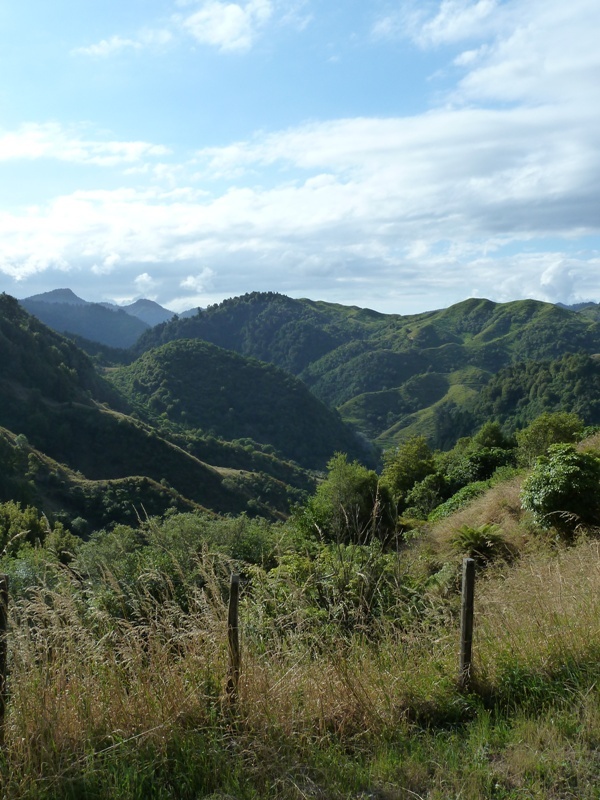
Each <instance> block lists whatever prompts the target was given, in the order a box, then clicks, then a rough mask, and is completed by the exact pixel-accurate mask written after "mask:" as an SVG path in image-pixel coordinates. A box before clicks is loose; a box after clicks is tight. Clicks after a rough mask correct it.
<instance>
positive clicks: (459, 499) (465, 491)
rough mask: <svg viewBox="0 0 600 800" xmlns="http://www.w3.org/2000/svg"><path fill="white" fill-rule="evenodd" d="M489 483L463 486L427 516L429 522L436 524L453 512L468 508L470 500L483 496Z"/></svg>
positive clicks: (477, 482) (475, 482)
mask: <svg viewBox="0 0 600 800" xmlns="http://www.w3.org/2000/svg"><path fill="white" fill-rule="evenodd" d="M489 485H490V484H489V481H474V482H473V483H469V484H467V486H463V488H462V489H459V490H458V492H456V494H453V495H452V497H450V498H449V499H448V500H446V502H445V503H442V504H441V505H439V506H438V507H437V508H436V509H434V510H433V511H432V512H431V514H430V515H429V521H430V522H437V521H438V520H439V519H443V518H444V517H449V516H450V514H453V513H454V512H455V511H458V510H459V509H461V508H464V507H465V506H468V505H469V503H470V502H471V501H472V500H475V498H476V497H479V495H481V494H483V493H484V492H485V490H486V489H488V488H489Z"/></svg>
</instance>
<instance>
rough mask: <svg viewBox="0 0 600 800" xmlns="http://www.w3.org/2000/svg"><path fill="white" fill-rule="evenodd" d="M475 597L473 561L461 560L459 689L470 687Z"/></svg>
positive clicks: (469, 559)
mask: <svg viewBox="0 0 600 800" xmlns="http://www.w3.org/2000/svg"><path fill="white" fill-rule="evenodd" d="M474 596H475V560H474V559H472V558H464V559H463V573H462V598H461V604H460V668H459V675H458V683H459V686H460V688H461V689H464V690H468V689H469V688H470V686H471V677H472V674H471V656H472V651H473V609H474Z"/></svg>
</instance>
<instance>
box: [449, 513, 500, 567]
mask: <svg viewBox="0 0 600 800" xmlns="http://www.w3.org/2000/svg"><path fill="white" fill-rule="evenodd" d="M452 546H453V547H454V549H455V550H456V551H457V552H459V553H463V554H464V555H466V556H468V557H469V558H474V559H475V561H477V563H478V564H479V565H480V566H485V565H486V564H488V563H489V562H490V561H493V560H494V559H495V558H508V557H509V556H510V555H511V549H510V547H509V545H508V543H507V542H506V541H505V539H504V537H503V535H502V531H501V530H500V528H499V527H498V526H497V525H491V524H489V523H488V524H486V525H480V526H479V527H478V528H472V527H471V526H470V525H462V526H461V527H460V528H459V529H458V531H457V532H456V533H455V534H454V536H453V537H452Z"/></svg>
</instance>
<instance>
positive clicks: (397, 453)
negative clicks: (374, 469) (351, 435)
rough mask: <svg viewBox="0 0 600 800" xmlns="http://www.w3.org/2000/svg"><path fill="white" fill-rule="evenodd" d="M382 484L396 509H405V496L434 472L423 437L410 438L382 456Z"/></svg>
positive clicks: (429, 450) (429, 449)
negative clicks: (392, 499) (389, 492)
mask: <svg viewBox="0 0 600 800" xmlns="http://www.w3.org/2000/svg"><path fill="white" fill-rule="evenodd" d="M383 462H384V467H383V472H382V474H381V480H382V483H383V484H384V485H386V486H388V487H389V489H390V491H391V492H392V494H393V496H394V499H395V501H396V503H397V506H398V509H399V510H402V509H404V508H405V507H406V503H405V501H406V495H407V494H408V492H410V490H411V489H412V488H413V486H414V485H415V484H416V483H419V482H420V481H422V480H423V479H424V478H426V477H427V475H431V474H432V473H434V472H435V464H434V460H433V453H432V451H431V448H430V447H429V445H428V444H427V440H426V439H425V437H424V436H411V437H410V439H407V440H406V441H405V442H402V444H401V445H399V446H398V447H397V448H396V449H395V450H387V451H386V452H385V453H384V456H383Z"/></svg>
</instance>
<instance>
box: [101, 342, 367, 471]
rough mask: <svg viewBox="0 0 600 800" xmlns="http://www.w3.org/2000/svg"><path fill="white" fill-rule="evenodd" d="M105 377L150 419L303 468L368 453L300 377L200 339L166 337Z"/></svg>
mask: <svg viewBox="0 0 600 800" xmlns="http://www.w3.org/2000/svg"><path fill="white" fill-rule="evenodd" d="M107 377H108V379H109V380H110V381H111V383H113V384H114V386H115V387H117V388H118V389H119V390H120V391H121V392H122V393H123V394H125V395H126V396H127V397H128V398H129V400H130V401H131V402H132V403H134V404H135V405H136V406H137V407H145V408H147V409H149V411H150V413H151V414H152V415H153V416H154V417H155V418H159V419H160V418H162V419H167V420H169V421H171V422H172V423H174V424H175V425H178V426H179V427H181V428H183V429H191V430H195V429H200V430H202V431H206V432H208V433H209V434H211V435H213V436H219V437H221V438H223V439H227V440H236V439H251V440H252V441H254V442H260V443H262V444H264V445H269V446H270V449H271V451H272V452H277V453H279V454H280V455H281V456H283V457H285V458H287V459H292V460H294V461H297V462H298V463H299V464H301V465H303V466H305V467H309V468H312V469H323V468H324V466H325V464H326V463H327V461H328V459H329V458H330V457H331V455H332V453H333V452H335V451H336V450H341V451H343V452H345V453H348V454H349V455H350V456H352V457H362V458H363V459H367V460H368V459H369V457H370V455H371V452H370V448H368V447H366V446H362V447H361V446H360V443H359V441H358V439H357V437H356V436H355V435H354V434H353V432H352V431H350V429H349V428H348V427H346V426H345V425H344V424H343V423H342V422H341V420H340V419H339V417H338V415H337V414H336V413H335V412H333V411H331V410H330V409H329V408H327V406H325V405H324V404H323V403H321V402H320V401H319V400H317V398H315V396H314V395H312V394H311V393H310V392H309V391H308V389H307V388H306V386H305V385H304V384H303V383H302V382H301V381H299V380H298V379H296V378H294V377H292V376H291V375H290V374H289V373H286V372H284V371H283V370H281V369H278V368H276V367H274V366H270V365H268V364H265V363H263V362H259V361H256V360H254V359H247V358H243V357H241V356H239V355H237V354H236V353H234V352H232V351H231V350H224V349H222V348H220V347H215V346H214V345H211V344H208V343H207V342H202V341H198V340H189V339H182V340H178V341H174V342H172V343H170V344H167V345H163V346H162V347H159V348H157V349H154V350H150V351H148V352H147V353H145V354H144V355H143V356H141V357H140V358H139V359H138V360H137V361H135V362H134V363H133V364H131V365H130V366H127V367H120V368H118V369H113V370H110V371H109V372H107Z"/></svg>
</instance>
